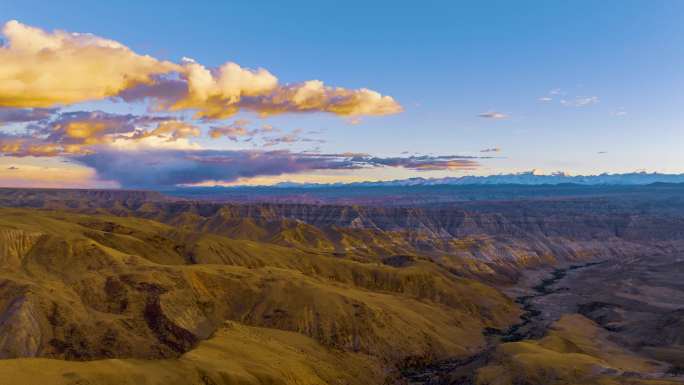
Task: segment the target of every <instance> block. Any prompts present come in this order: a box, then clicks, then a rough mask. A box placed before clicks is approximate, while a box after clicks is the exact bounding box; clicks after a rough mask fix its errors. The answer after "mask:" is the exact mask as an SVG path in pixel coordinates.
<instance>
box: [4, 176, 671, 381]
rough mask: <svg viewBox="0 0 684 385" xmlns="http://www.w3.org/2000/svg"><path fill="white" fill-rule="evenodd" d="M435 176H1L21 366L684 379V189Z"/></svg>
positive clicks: (110, 377)
mask: <svg viewBox="0 0 684 385" xmlns="http://www.w3.org/2000/svg"><path fill="white" fill-rule="evenodd" d="M425 188H426V187H420V188H419V189H425ZM393 189H394V187H392V190H388V191H387V192H386V193H385V195H386V197H387V198H385V200H386V201H391V199H390V198H389V197H391V196H392V194H393V193H394V190H393ZM453 189H456V190H453ZM521 189H522V190H524V193H522V194H521V193H520V190H521ZM418 191H419V192H420V191H424V190H418ZM430 191H432V193H429V194H423V193H418V192H416V193H415V197H416V199H411V202H407V201H403V203H402V204H396V202H390V203H388V204H384V205H383V204H378V203H377V200H376V199H375V198H373V199H369V198H368V197H367V196H364V195H355V197H356V199H357V200H358V201H354V202H345V203H344V204H341V203H339V201H338V200H337V199H334V200H332V201H330V202H328V201H326V200H323V201H318V202H314V203H312V202H311V200H312V198H311V194H309V195H308V196H306V197H300V199H299V200H292V201H291V200H290V199H291V197H294V196H295V195H296V194H292V195H289V196H290V198H288V200H287V201H283V200H282V199H280V198H278V199H268V198H264V197H262V198H261V200H260V201H259V202H255V201H252V200H248V201H244V200H243V199H241V198H239V197H238V198H236V199H234V200H233V201H226V200H225V199H221V200H207V199H198V198H197V197H179V196H174V195H168V194H162V193H158V192H148V191H123V190H49V189H45V190H40V189H23V190H22V189H0V207H1V208H0V262H1V264H0V266H1V267H2V268H1V269H0V358H2V360H0V382H3V383H6V382H10V381H12V382H13V383H26V384H33V383H35V384H39V383H45V379H46V378H48V377H46V376H49V378H50V379H52V380H51V382H50V383H60V384H70V385H75V384H138V383H150V384H162V383H163V384H175V383H177V384H252V383H254V384H258V383H278V384H290V383H292V384H295V383H297V384H299V383H307V384H317V383H320V384H329V383H339V384H369V383H371V384H372V383H378V384H393V383H399V384H401V383H416V384H418V383H422V384H428V383H429V384H468V383H472V384H480V385H486V384H491V385H495V384H497V385H498V384H501V385H503V384H511V385H512V384H565V383H582V384H623V383H624V384H651V383H652V384H669V383H679V381H681V380H682V378H681V377H680V376H681V374H682V367H684V350H683V349H682V346H684V324H682V321H681V314H682V310H683V309H684V303H683V302H684V286H682V283H681V282H682V280H681V277H682V273H684V270H682V266H683V264H684V199H682V197H683V196H684V195H682V194H681V193H682V192H684V187H682V186H679V185H653V186H634V187H625V186H622V187H619V188H618V187H615V188H612V187H606V186H603V187H600V188H599V187H595V186H588V187H587V186H584V187H582V186H579V187H578V186H555V187H549V186H539V187H524V188H520V187H510V186H509V187H501V188H500V189H499V190H492V188H491V187H488V188H484V189H479V190H478V189H474V188H471V189H461V190H458V188H456V187H450V189H449V190H446V192H445V190H444V187H438V188H437V190H430ZM464 191H465V192H464ZM373 194H374V195H373V196H374V197H375V196H376V195H375V194H378V193H377V191H376V190H374V192H373ZM281 196H282V195H281ZM405 196H411V192H410V191H409V192H407V193H406V194H405ZM464 196H467V199H465V198H464ZM37 366H39V367H40V368H41V369H44V370H40V371H38V370H37V369H36V367H37ZM39 372H40V373H39ZM55 378H57V379H59V380H58V381H57V382H55V380H54V379H55Z"/></svg>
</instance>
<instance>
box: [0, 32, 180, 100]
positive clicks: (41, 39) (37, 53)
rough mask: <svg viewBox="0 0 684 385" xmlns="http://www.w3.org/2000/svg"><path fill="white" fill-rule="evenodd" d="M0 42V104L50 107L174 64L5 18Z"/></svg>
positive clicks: (104, 92)
mask: <svg viewBox="0 0 684 385" xmlns="http://www.w3.org/2000/svg"><path fill="white" fill-rule="evenodd" d="M2 33H3V34H4V35H5V37H6V39H7V43H6V44H5V45H4V46H2V47H0V106H4V107H50V106H55V105H61V104H73V103H78V102H83V101H88V100H97V99H103V98H107V97H111V96H115V95H117V94H119V93H120V92H122V91H123V90H126V89H128V88H131V87H134V86H136V85H139V84H151V83H152V82H153V76H154V75H159V74H164V73H168V72H172V71H177V70H179V68H180V66H178V65H177V64H174V63H171V62H166V61H159V60H157V59H155V58H153V57H151V56H145V55H138V54H136V53H135V52H133V51H131V50H130V49H129V48H127V47H126V46H124V45H122V44H120V43H117V42H115V41H113V40H108V39H103V38H100V37H97V36H94V35H91V34H78V33H68V32H64V31H54V32H52V33H48V32H45V31H43V30H41V29H38V28H33V27H30V26H27V25H24V24H22V23H20V22H18V21H15V20H12V21H9V22H7V23H6V24H5V25H4V27H3V29H2Z"/></svg>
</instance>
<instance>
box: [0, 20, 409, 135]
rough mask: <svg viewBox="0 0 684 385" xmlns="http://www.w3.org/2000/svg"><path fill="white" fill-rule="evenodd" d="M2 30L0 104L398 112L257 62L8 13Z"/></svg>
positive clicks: (389, 102)
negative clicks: (43, 25) (181, 53)
mask: <svg viewBox="0 0 684 385" xmlns="http://www.w3.org/2000/svg"><path fill="white" fill-rule="evenodd" d="M2 33H3V34H4V36H5V37H6V40H7V43H6V44H4V45H0V107H13V108H28V107H33V108H36V107H51V106H57V105H69V104H74V103H79V102H85V101H92V100H101V99H106V98H110V97H120V98H122V99H123V100H127V101H132V100H136V99H142V98H150V99H153V100H154V101H155V104H156V106H157V108H158V109H160V110H166V111H181V110H193V111H195V117H196V118H201V119H223V118H227V117H230V116H232V115H234V114H236V113H237V112H238V111H240V110H241V109H246V110H250V111H253V112H256V113H258V114H260V115H262V116H267V115H274V114H281V113H289V112H328V113H332V114H336V115H341V116H352V117H354V116H362V115H388V114H395V113H398V112H400V111H402V108H401V106H400V105H399V103H397V102H396V101H395V100H394V99H393V98H392V97H390V96H385V95H381V94H380V93H378V92H376V91H373V90H370V89H367V88H360V89H346V88H341V87H331V86H327V85H325V84H324V83H323V82H322V81H320V80H309V81H305V82H302V83H296V84H285V85H282V84H280V83H279V81H278V78H276V77H275V76H274V75H273V74H271V73H270V72H269V71H267V70H265V69H263V68H259V69H256V70H252V69H248V68H243V67H241V66H239V65H238V64H235V63H232V62H227V63H225V64H223V65H222V66H220V67H218V68H207V67H205V66H204V65H202V64H200V63H198V62H196V61H194V60H192V59H187V58H183V60H182V63H181V64H177V63H172V62H169V61H162V60H158V59H156V58H154V57H151V56H148V55H140V54H137V53H135V52H133V51H132V50H131V49H129V48H128V47H126V46H125V45H123V44H121V43H118V42H116V41H113V40H109V39H105V38H101V37H98V36H95V35H92V34H81V33H70V32H65V31H60V30H57V31H54V32H46V31H43V30H41V29H39V28H35V27H31V26H27V25H25V24H22V23H20V22H18V21H15V20H12V21H9V22H7V23H6V24H5V25H4V27H3V28H2ZM75 130H76V134H78V133H79V131H78V128H75Z"/></svg>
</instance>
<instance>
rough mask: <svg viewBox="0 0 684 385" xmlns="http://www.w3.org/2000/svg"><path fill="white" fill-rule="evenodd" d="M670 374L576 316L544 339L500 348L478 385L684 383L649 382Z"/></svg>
mask: <svg viewBox="0 0 684 385" xmlns="http://www.w3.org/2000/svg"><path fill="white" fill-rule="evenodd" d="M666 369H667V368H666V367H664V366H663V365H662V363H659V362H655V361H650V360H647V359H645V358H643V357H641V356H637V355H636V354H634V353H632V352H630V351H628V350H625V349H624V348H622V347H620V346H618V345H616V344H615V343H613V342H612V341H610V340H609V339H608V338H607V333H606V332H605V331H604V330H603V329H601V328H600V327H598V325H596V324H595V323H593V322H592V321H590V320H588V319H587V318H584V317H583V316H581V315H579V314H573V315H566V316H563V318H561V319H560V320H559V321H558V322H556V323H555V324H554V325H553V326H552V328H551V330H550V331H549V333H548V334H547V335H546V337H544V338H542V339H541V340H527V341H521V342H512V343H505V344H502V345H499V347H498V348H497V351H496V353H495V359H494V360H493V362H491V363H490V364H489V365H488V366H485V367H483V368H480V369H479V370H478V373H477V384H478V385H514V384H529V385H554V384H559V385H560V384H578V385H579V384H583V385H618V384H629V385H637V384H639V385H646V384H650V385H666V384H681V382H674V381H672V382H670V381H664V380H649V379H648V377H649V376H654V377H655V376H660V377H662V375H663V374H664V371H665V370H666ZM636 373H639V375H635V374H636ZM640 377H644V378H640Z"/></svg>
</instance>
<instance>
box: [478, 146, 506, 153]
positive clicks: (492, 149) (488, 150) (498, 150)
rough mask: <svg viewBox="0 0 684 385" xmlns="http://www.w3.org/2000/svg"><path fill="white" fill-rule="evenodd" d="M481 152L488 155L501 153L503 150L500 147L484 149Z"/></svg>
mask: <svg viewBox="0 0 684 385" xmlns="http://www.w3.org/2000/svg"><path fill="white" fill-rule="evenodd" d="M480 152H485V153H488V152H501V149H500V148H499V147H492V148H485V149H482V150H480Z"/></svg>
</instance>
